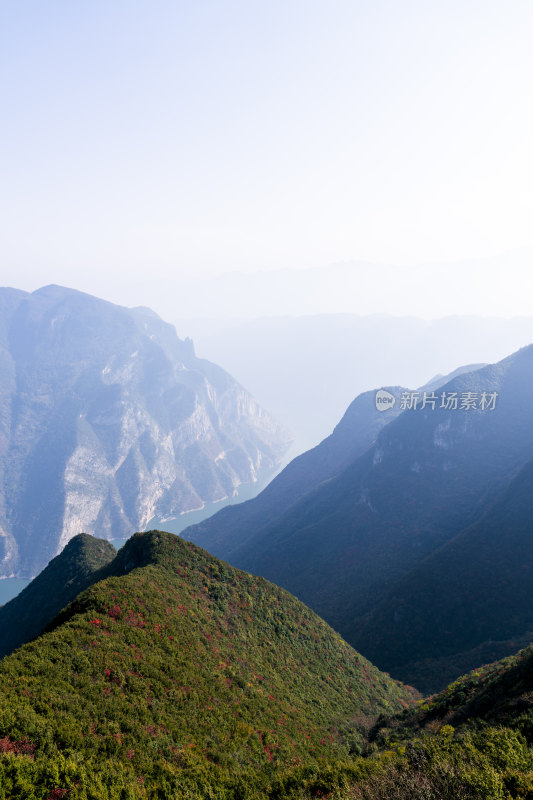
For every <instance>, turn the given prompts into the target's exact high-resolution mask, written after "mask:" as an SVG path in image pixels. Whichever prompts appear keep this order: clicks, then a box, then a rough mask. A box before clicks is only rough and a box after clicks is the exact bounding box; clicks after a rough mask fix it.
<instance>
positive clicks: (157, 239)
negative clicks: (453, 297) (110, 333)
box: [0, 0, 533, 316]
mask: <svg viewBox="0 0 533 800" xmlns="http://www.w3.org/2000/svg"><path fill="white" fill-rule="evenodd" d="M532 38H533V2H531V0H507V1H506V2H503V0H420V1H418V0H391V1H388V0H374V2H369V1H368V0H365V1H364V2H359V1H358V0H350V1H348V0H323V1H322V2H315V1H313V0H306V1H305V2H303V0H302V1H296V0H268V2H266V1H265V2H256V1H255V0H243V1H242V2H234V1H232V0H220V1H219V2H209V0H205V1H204V0H189V1H188V2H179V0H91V2H71V1H70V0H47V2H42V0H0V81H1V83H0V91H1V109H2V118H1V125H0V145H1V146H0V233H1V240H0V284H2V285H15V286H19V287H20V288H25V289H34V288H36V287H37V286H40V285H43V284H46V283H53V282H54V283H63V284H66V285H70V286H74V287H76V288H80V289H84V290H87V291H91V292H94V293H95V294H99V295H100V296H103V297H108V298H109V299H113V300H115V301H117V302H120V300H121V297H122V296H123V298H124V299H123V302H124V303H136V302H137V303H142V302H145V301H146V302H149V303H150V304H151V305H152V306H154V307H155V309H156V310H160V307H159V306H161V307H163V306H164V305H165V304H164V302H163V299H165V301H166V302H167V304H168V298H169V296H170V294H171V293H172V291H175V290H176V287H177V286H178V279H179V277H180V276H181V275H182V274H184V273H191V272H196V273H200V274H203V273H205V274H213V273H220V272H224V271H227V270H231V269H236V270H243V271H254V270H265V269H280V268H303V267H317V266H321V265H327V264H330V263H334V262H339V261H353V260H362V259H367V260H372V261H382V262H387V263H391V264H405V263H410V264H417V263H421V262H425V261H431V262H436V261H442V260H446V261H450V260H451V261H454V260H464V259H468V258H477V257H486V256H493V255H496V254H498V253H501V252H504V251H506V250H509V249H516V248H524V247H530V246H532V245H533V233H532V225H531V221H532V219H533V200H532V198H533V192H532V187H533V148H532V147H531V142H532V141H533V103H532V96H533V95H532V88H533V86H532V84H533V48H532V47H531V41H532ZM125 283H128V284H129V291H128V292H124V295H121V286H123V285H124V284H125ZM158 292H159V294H158ZM158 297H159V298H160V299H161V303H160V304H159V305H158ZM369 310H371V311H373V310H375V309H369ZM398 310H399V311H400V309H398ZM167 316H168V314H167Z"/></svg>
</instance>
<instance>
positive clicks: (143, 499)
mask: <svg viewBox="0 0 533 800" xmlns="http://www.w3.org/2000/svg"><path fill="white" fill-rule="evenodd" d="M0 378H1V380H0V471H1V495H0V537H1V539H0V548H1V549H0V576H5V575H11V574H16V575H20V576H28V575H33V574H35V573H36V572H38V571H39V570H40V569H41V568H42V567H43V566H44V565H45V564H46V563H47V562H48V561H49V560H50V558H52V557H53V556H54V555H55V554H56V553H57V552H58V551H60V550H61V549H62V547H63V546H64V545H65V544H66V543H67V542H68V541H69V540H70V539H71V538H72V537H73V536H75V535H77V534H78V533H80V532H81V531H85V532H88V533H98V535H99V536H105V537H109V538H110V537H113V536H122V535H128V534H130V533H132V532H134V531H135V530H139V529H140V528H143V527H144V526H145V525H146V524H147V522H148V521H149V520H150V519H151V518H152V517H153V516H155V515H158V516H168V515H173V514H179V513H181V512H185V511H190V510H193V509H197V508H200V507H202V505H203V504H204V503H205V502H214V501H217V500H221V499H223V498H224V497H227V496H231V495H232V494H233V493H234V492H235V491H236V489H237V487H238V486H239V485H240V484H242V483H246V482H250V481H254V480H256V478H257V475H258V473H259V472H261V471H262V470H266V469H269V468H272V467H274V466H275V464H276V463H277V461H278V459H279V457H280V456H281V454H282V453H283V451H284V450H285V448H286V447H287V445H288V443H289V437H288V434H287V433H286V432H285V431H283V429H282V428H281V427H280V426H279V425H278V424H277V423H276V422H275V421H274V420H273V419H272V418H271V417H270V416H269V415H268V414H267V413H266V412H264V411H263V410H262V409H261V408H260V407H259V406H258V405H257V404H256V403H255V401H254V400H253V398H252V397H251V396H250V395H249V394H248V393H247V392H246V391H245V390H244V389H243V388H242V386H240V385H239V384H238V383H236V381H234V380H233V378H231V376H230V375H228V373H226V372H225V371H224V370H222V369H220V368H219V367H217V366H215V365H214V364H211V363H210V362H208V361H204V360H201V359H198V358H196V356H195V354H194V349H193V346H192V342H191V341H190V340H185V341H182V340H180V339H179V338H178V337H177V335H176V332H175V330H174V328H173V327H172V326H170V325H168V324H166V323H165V322H163V321H162V320H161V319H160V318H159V317H158V316H157V315H156V314H154V313H153V312H151V311H150V310H149V309H126V308H122V307H120V306H115V305H113V304H111V303H107V302H104V301H102V300H99V299H97V298H94V297H91V296H89V295H85V294H82V293H80V292H75V291H73V290H70V289H65V288H62V287H58V286H47V287H44V288H43V289H39V290H38V291H36V292H34V293H33V294H26V293H24V292H17V291H15V290H11V289H2V290H0Z"/></svg>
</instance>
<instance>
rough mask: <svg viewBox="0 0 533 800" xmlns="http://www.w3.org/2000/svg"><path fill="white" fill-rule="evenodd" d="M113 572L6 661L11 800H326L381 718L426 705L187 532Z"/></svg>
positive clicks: (358, 766)
mask: <svg viewBox="0 0 533 800" xmlns="http://www.w3.org/2000/svg"><path fill="white" fill-rule="evenodd" d="M107 569H108V572H109V573H110V575H109V577H107V578H106V579H104V580H102V581H100V582H98V583H96V584H95V585H94V586H92V587H90V588H89V589H87V590H86V591H84V592H83V593H82V594H80V595H79V596H78V597H77V598H76V599H75V601H74V602H73V603H71V605H70V606H68V607H67V608H66V609H65V610H64V611H62V612H61V614H60V615H59V616H58V617H57V618H56V620H55V621H54V622H53V624H52V625H51V626H50V628H49V630H48V632H46V633H45V634H44V635H43V636H41V637H40V638H38V639H36V640H35V641H33V642H31V643H30V644H27V645H24V646H23V647H21V648H20V649H19V650H17V651H16V652H15V653H13V654H12V655H10V656H8V657H6V658H5V659H4V660H3V661H2V662H1V664H0V787H1V789H2V790H1V792H0V798H2V800H4V798H6V799H7V798H10V800H15V798H21V799H22V798H24V800H51V798H62V797H68V798H80V799H81V798H83V799H84V800H85V799H86V798H87V800H88V799H89V798H91V799H92V798H94V799H95V800H96V798H98V800H100V799H104V800H105V798H110V799H111V798H112V799H113V800H114V799H115V798H155V797H158V798H159V797H161V798H171V797H176V798H177V797H189V798H206V797H211V798H235V800H236V798H260V797H265V796H271V797H272V798H275V797H284V796H290V795H291V794H294V795H295V796H299V795H300V793H301V792H302V791H305V792H307V793H311V794H312V795H314V796H320V793H324V792H326V791H329V790H330V789H333V788H335V787H336V786H338V785H339V784H342V783H344V784H347V783H348V782H349V780H353V779H355V778H356V777H360V776H363V775H365V774H367V772H368V769H369V767H368V762H366V761H361V760H357V758H356V757H357V754H358V753H361V752H362V751H363V749H364V747H365V740H364V732H365V730H367V729H368V728H369V727H370V726H371V725H372V724H373V723H375V721H376V718H377V716H378V715H379V714H390V713H393V712H395V711H398V710H399V709H401V708H402V707H406V706H408V705H409V704H411V703H412V701H413V692H412V691H410V690H409V689H407V688H405V687H402V686H400V685H398V684H396V683H395V682H394V681H392V680H391V679H390V678H388V677H387V676H386V675H384V674H383V673H381V672H379V670H377V669H376V668H375V667H373V666H372V665H371V664H370V663H369V662H368V661H366V660H365V659H364V658H362V657H361V656H360V655H359V654H357V653H356V652H355V651H354V650H352V648H351V647H350V646H349V645H348V644H346V642H344V641H343V640H342V639H341V638H340V637H339V636H338V635H337V634H336V633H334V631H332V630H331V629H330V628H329V627H328V626H327V625H326V624H325V623H324V622H323V621H322V620H320V619H319V618H318V617H317V616H316V615H315V614H314V613H313V612H311V611H310V610H309V609H308V608H306V607H305V606H304V605H302V604H301V603H300V602H299V601H297V600H296V599H295V598H294V597H292V596H291V595H289V594H288V593H287V592H286V591H284V590H282V589H279V588H278V587H275V586H273V585H272V584H270V583H268V582H267V581H265V580H263V579H261V578H255V577H253V576H251V575H248V574H246V573H243V572H240V571H238V570H235V569H233V568H231V567H230V566H228V565H227V564H224V563H223V562H220V561H218V560H217V559H215V558H213V557H211V556H209V555H208V554H207V553H205V551H203V550H201V549H199V548H197V547H195V546H194V545H192V544H190V543H185V542H183V541H182V540H180V539H179V538H178V537H175V536H172V535H170V534H164V533H160V532H151V533H148V534H137V535H136V536H135V537H133V538H132V539H131V540H130V541H129V542H128V543H127V544H126V545H125V547H124V548H122V550H121V551H120V552H119V553H118V555H117V556H116V558H115V559H114V561H113V562H112V564H111V565H110V566H109V567H108V568H107ZM111 573H114V574H111ZM354 757H355V760H354ZM350 776H351V777H350Z"/></svg>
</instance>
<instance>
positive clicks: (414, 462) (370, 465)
mask: <svg viewBox="0 0 533 800" xmlns="http://www.w3.org/2000/svg"><path fill="white" fill-rule="evenodd" d="M445 381H446V379H445ZM432 386H434V385H433V384H432ZM438 391H439V392H440V393H442V392H445V393H446V394H447V395H449V394H450V393H453V392H455V393H456V394H457V396H458V398H459V399H460V398H461V396H462V395H463V394H465V395H468V393H469V392H471V393H473V394H475V395H476V396H477V397H478V398H479V397H481V395H482V394H483V392H485V393H487V394H490V393H495V394H496V395H497V402H496V404H495V407H494V409H493V410H487V409H485V410H481V409H480V408H479V407H477V408H475V409H469V410H467V409H461V408H460V405H458V407H457V409H453V408H452V409H447V408H445V407H441V406H440V403H437V404H436V407H435V408H434V409H433V408H431V407H426V408H422V407H421V406H422V403H419V406H418V408H417V409H411V410H409V409H405V410H403V411H402V413H399V414H396V415H394V414H393V415H392V416H390V417H388V419H389V420H390V421H389V423H388V424H385V425H383V426H382V427H381V430H379V429H377V430H375V432H374V433H375V435H374V437H373V441H372V442H371V443H370V444H368V440H366V442H365V439H364V435H363V434H362V433H361V431H360V430H359V429H358V428H357V426H356V433H355V435H354V436H355V438H354V441H355V440H356V438H357V437H359V436H362V437H363V438H362V439H360V441H361V443H363V442H365V443H366V444H368V446H367V447H364V451H363V452H359V453H358V452H357V449H356V448H355V449H354V450H353V452H352V455H353V459H352V460H349V463H348V464H347V465H346V464H344V465H343V466H342V467H341V469H339V470H338V471H337V470H330V474H329V477H328V478H324V476H322V477H323V480H322V481H321V482H318V483H315V482H314V479H313V473H312V469H311V460H312V459H313V458H314V460H315V461H319V460H320V456H319V453H320V452H321V447H322V446H319V447H318V448H316V454H317V455H316V457H314V456H312V454H313V452H315V451H310V453H308V454H305V455H304V456H302V457H301V460H300V464H302V465H305V464H308V465H309V467H308V469H307V476H308V478H309V480H308V486H309V491H308V492H307V493H301V494H300V495H299V496H298V497H296V499H295V502H294V503H292V504H290V505H285V506H283V505H282V504H281V505H282V507H281V513H280V509H279V507H278V505H277V504H276V503H270V502H267V501H269V497H268V494H267V493H266V492H263V493H262V494H261V495H259V496H258V497H257V498H256V499H255V500H253V501H250V502H249V503H248V504H245V505H243V506H241V507H240V509H239V507H237V508H235V509H228V510H227V511H224V512H223V513H220V514H219V515H215V516H214V517H212V518H211V519H210V520H207V521H206V522H204V523H202V524H201V525H199V526H195V527H192V528H190V529H188V530H187V531H185V532H184V536H185V537H186V538H190V539H192V540H193V541H198V542H199V543H201V544H204V543H205V545H206V546H207V547H209V548H210V549H211V550H212V551H213V552H214V553H215V554H217V555H219V556H220V557H227V558H229V559H230V561H231V562H232V563H234V564H236V565H238V566H239V567H241V568H244V569H247V570H250V571H252V572H255V573H258V574H262V575H264V576H265V577H268V578H269V579H270V580H273V581H274V582H276V583H278V584H280V585H282V586H285V587H286V588H288V589H289V591H291V592H293V593H294V594H296V596H298V597H299V598H300V599H302V600H303V601H304V602H306V603H307V604H309V605H310V606H311V607H312V608H313V609H314V610H315V611H317V613H319V614H320V615H321V616H323V617H324V618H325V619H326V620H327V621H328V622H329V623H330V624H331V625H332V626H333V627H334V628H335V629H337V630H339V631H340V633H341V634H342V635H343V636H344V637H345V638H346V639H347V641H349V642H350V643H352V644H353V645H354V646H355V647H356V648H358V649H359V650H361V651H362V652H363V653H365V654H368V655H369V657H371V658H372V659H373V660H374V662H375V663H377V664H378V665H379V666H381V667H382V668H384V669H389V670H391V673H392V674H393V675H394V676H395V677H399V678H402V679H405V680H409V681H411V682H413V683H414V685H417V679H418V677H420V676H421V675H422V674H424V675H425V677H424V681H425V683H424V685H422V686H421V687H420V688H426V689H429V688H439V685H440V686H442V685H443V682H444V681H445V680H447V679H451V678H452V677H454V676H455V675H457V674H459V672H460V671H464V669H463V667H465V666H466V668H468V667H469V662H468V659H467V658H466V661H465V658H463V657H462V655H461V653H462V652H465V651H475V650H476V648H479V647H482V648H483V647H485V648H486V649H488V650H490V640H494V639H495V637H499V639H500V640H502V639H503V640H504V641H505V639H506V638H507V636H509V639H510V638H512V637H514V636H517V637H518V638H519V639H520V641H523V639H522V637H523V636H524V635H525V634H526V632H527V626H528V625H529V624H530V623H529V617H528V615H527V611H526V609H525V608H524V610H523V613H522V614H521V616H520V621H518V619H516V609H517V605H518V604H519V603H522V604H523V603H526V599H529V600H530V601H531V600H533V585H532V584H531V582H530V580H528V575H527V573H524V574H523V580H521V581H520V582H519V584H518V585H519V586H520V587H522V588H521V589H520V600H519V601H517V602H515V603H514V605H513V604H512V603H511V602H509V603H506V602H502V603H500V608H499V609H498V614H496V613H495V614H494V615H491V613H490V611H488V613H487V614H486V619H485V622H484V623H482V615H480V613H478V612H474V606H473V605H472V599H471V598H470V599H469V598H468V592H469V582H468V581H466V582H465V584H464V586H462V587H461V586H459V585H457V579H456V578H454V577H453V576H454V571H455V572H456V573H458V571H459V569H460V571H461V573H463V574H464V572H465V570H471V572H472V574H474V573H475V574H477V580H478V582H477V584H476V585H477V587H478V593H479V595H480V597H481V600H480V603H481V605H482V604H483V598H484V597H485V596H487V593H489V595H490V592H491V591H492V589H493V587H492V585H491V582H490V581H491V579H489V577H488V576H489V575H491V574H493V575H494V576H496V575H497V574H498V575H499V577H498V581H504V570H505V569H506V568H508V569H510V570H511V573H510V577H509V578H508V579H507V588H506V591H507V595H505V596H508V597H509V598H510V595H509V592H511V593H512V582H513V579H512V575H513V574H514V573H513V570H515V571H516V569H518V568H519V565H518V562H519V558H518V557H513V556H509V557H508V558H505V559H503V560H502V562H501V563H502V567H501V570H500V572H499V573H498V569H499V568H498V566H497V564H498V563H499V562H498V560H497V559H496V556H495V552H496V549H497V544H496V542H497V539H496V533H493V534H491V541H492V544H489V541H488V539H487V540H485V536H484V534H483V531H484V530H486V531H489V517H487V518H486V521H485V522H482V519H483V517H484V515H485V514H488V513H489V512H490V509H491V506H492V505H493V503H494V501H495V499H496V498H497V497H498V495H499V494H500V493H504V492H505V491H506V490H507V488H508V487H509V484H510V482H511V481H512V480H513V478H515V476H517V475H518V473H519V472H520V470H522V469H524V470H525V473H524V480H525V478H526V476H527V474H528V473H527V468H526V465H527V463H528V462H529V461H530V460H531V458H532V456H533V346H529V347H525V348H523V349H522V350H520V351H518V352H517V353H515V354H513V355H512V356H509V357H508V358H506V359H504V360H503V361H501V362H498V363H497V364H494V365H489V366H485V367H482V368H479V369H475V370H474V371H472V372H461V371H459V374H456V375H455V377H453V378H452V379H451V380H448V381H447V382H444V383H443V384H441V385H440V387H439V390H438ZM421 397H422V393H421ZM364 402H365V401H364V396H361V398H357V400H356V401H354V407H356V406H357V405H359V404H361V403H364ZM367 402H368V403H370V402H371V397H369V398H368V400H367ZM395 408H396V409H397V406H396V407H395ZM374 413H379V412H374ZM390 413H391V412H383V413H382V415H381V416H382V417H383V418H385V419H386V418H387V414H390ZM370 419H371V417H370V418H369V417H366V418H365V420H364V421H363V419H361V420H360V421H361V422H363V424H364V425H365V426H368V424H369V420H370ZM346 433H347V435H349V434H348V431H346ZM369 438H370V439H372V435H370V436H369ZM344 446H345V447H346V450H349V447H348V444H347V443H345V445H344ZM362 450H363V448H362ZM326 471H327V470H326ZM290 475H291V472H290V471H288V470H286V471H285V472H284V473H281V474H280V476H278V478H277V479H276V482H277V490H276V491H277V495H273V494H271V495H270V497H275V496H278V497H281V496H282V495H283V491H284V488H285V486H284V484H285V482H287V484H288V478H289V476H290ZM285 476H286V477H285ZM305 478H306V474H305V470H304V474H303V475H302V476H300V484H301V485H305ZM276 482H273V484H272V487H274V485H275V483H276ZM269 488H270V487H269ZM270 491H271V492H273V489H270ZM528 496H529V495H528V494H527V491H524V492H523V493H522V497H523V501H522V505H523V515H522V516H523V521H524V528H523V532H522V531H521V530H520V532H519V531H518V529H517V528H516V527H514V528H513V531H511V530H509V531H508V532H506V533H505V536H506V537H507V540H508V541H509V543H511V542H513V541H515V539H517V537H519V536H520V537H521V542H522V544H521V548H522V550H523V551H524V552H525V551H526V550H527V547H528V545H527V544H526V542H527V537H528V530H529V528H528V526H529V524H530V518H529V516H528V514H529V512H528V511H527V509H528V505H527V502H528V501H527V497H528ZM256 509H260V510H261V518H260V519H259V518H258V515H257V514H256ZM494 518H495V520H498V519H499V520H500V523H501V513H500V516H499V517H498V515H497V510H496V509H495V511H494ZM478 522H479V525H478V527H476V528H475V529H472V531H471V532H470V533H469V534H468V537H467V535H466V533H465V534H462V531H465V529H467V528H469V526H472V525H474V523H478ZM491 524H492V527H493V528H494V530H496V528H495V525H494V524H493V523H491ZM482 525H486V528H483V527H480V526H482ZM475 531H478V533H477V534H476V535H477V536H478V539H479V540H480V542H481V543H480V546H479V550H478V551H476V548H475V547H474V545H473V544H470V545H469V548H470V549H469V551H468V553H469V559H470V560H469V561H467V562H466V563H465V562H464V559H463V560H462V559H461V558H460V557H459V556H457V558H456V563H455V566H453V567H452V566H450V565H451V554H452V553H453V552H454V550H453V548H452V545H453V547H455V552H459V551H458V549H457V548H458V546H459V541H460V540H459V539H457V546H456V545H455V537H459V536H461V537H463V536H464V537H466V538H464V541H465V542H466V541H469V542H471V543H472V542H473V541H474V532H475ZM513 537H514V539H513ZM461 541H463V539H461ZM447 543H450V545H449V547H448V545H447ZM522 550H521V551H520V552H522ZM461 552H462V553H463V556H464V552H466V551H465V550H464V548H463V550H462V551H461ZM476 552H479V553H482V554H483V555H484V556H486V557H487V558H490V559H491V564H492V567H491V569H492V572H490V570H485V572H484V574H485V579H483V578H482V574H483V572H482V569H481V568H480V569H479V570H478V571H477V572H476ZM527 552H529V551H528V550H527ZM490 553H492V555H490ZM445 554H448V555H447V556H446V558H447V560H448V562H450V565H449V566H445V563H446V562H445V561H444V557H445ZM527 563H529V556H528V560H527ZM441 569H444V570H447V571H448V572H449V574H450V578H451V582H450V585H454V586H456V589H457V592H456V593H454V591H450V592H449V594H447V591H446V581H444V583H441V578H440V575H441V572H440V570H441ZM483 569H484V567H483ZM426 570H427V574H426ZM448 572H446V574H448ZM417 576H418V577H417ZM504 583H505V581H504ZM422 586H426V595H427V596H429V600H428V599H427V596H425V595H424V594H420V592H419V590H421V587H422ZM399 598H400V599H401V602H399ZM460 598H462V600H460ZM456 600H457V603H460V602H464V613H465V614H466V615H467V619H468V615H470V614H472V615H473V617H472V625H478V626H482V624H483V625H484V626H485V627H484V628H482V627H480V628H479V631H478V633H477V634H475V635H474V632H473V631H472V630H470V633H469V634H467V635H465V636H463V638H461V636H460V631H461V627H462V626H461V622H460V619H455V622H454V614H453V612H452V609H453V608H457V603H455V601H456ZM487 602H488V601H487ZM490 602H491V603H493V605H494V607H496V606H497V605H498V599H497V593H496V595H495V597H494V598H493V599H492V600H491V601H490ZM529 604H530V603H529ZM526 605H527V603H526ZM489 606H490V603H489V604H488V605H487V608H486V610H488V609H489ZM404 609H405V612H404ZM409 609H413V613H412V616H413V624H414V627H413V630H412V631H411V630H410V621H411V620H410V611H409ZM476 614H477V615H476ZM446 615H448V616H446ZM491 616H493V619H492V621H490V620H491ZM440 618H443V619H447V620H448V622H447V628H446V629H445V628H444V627H443V629H442V634H441V633H440V631H439V627H438V623H439V619H440ZM513 620H514V621H513ZM469 621H470V620H469ZM515 623H516V624H515ZM417 625H418V627H416V626H417ZM395 628H397V632H395ZM417 630H418V631H419V632H420V633H421V636H420V638H417V636H416V631H417ZM482 630H484V631H485V633H486V636H487V638H486V639H484V638H483V635H481V631H482ZM389 631H391V636H390V637H389V635H388V633H389ZM454 637H455V639H454ZM409 642H410V643H411V646H412V651H413V653H415V654H416V653H419V654H420V662H419V663H418V664H417V665H416V666H415V667H414V668H411V667H412V666H413V664H412V663H411V662H412V660H413V657H412V656H410V645H409V644H408V643H409ZM502 644H504V642H502ZM455 647H457V649H454V648H455ZM393 652H394V657H393ZM504 652H508V650H507V651H505V650H503V651H502V650H501V649H500V650H499V651H498V650H496V652H495V655H496V657H498V655H499V654H503V653H504ZM446 655H450V656H453V657H454V660H455V667H454V666H453V663H452V665H451V666H450V665H449V669H451V673H450V672H449V671H448V669H442V658H443V657H444V656H446ZM415 657H416V656H415ZM472 657H475V652H473V653H472ZM428 658H433V659H435V661H434V664H433V668H432V669H430V668H428V664H427V659H428ZM409 664H410V666H409ZM458 664H459V665H460V667H459V672H455V674H454V672H453V670H454V669H457V665H458ZM404 667H405V670H404ZM426 673H427V674H426ZM439 681H440V684H439Z"/></svg>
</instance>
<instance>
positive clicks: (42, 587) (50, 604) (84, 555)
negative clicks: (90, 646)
mask: <svg viewBox="0 0 533 800" xmlns="http://www.w3.org/2000/svg"><path fill="white" fill-rule="evenodd" d="M116 554H117V551H116V550H115V548H114V547H113V545H112V544H110V543H109V542H108V541H106V540H105V539H96V538H95V537H93V536H88V535H87V534H86V533H80V534H79V535H78V536H75V537H74V538H73V539H71V540H70V542H69V543H68V544H67V546H66V547H65V549H64V550H63V552H62V553H61V554H60V555H58V556H56V557H55V558H54V559H52V561H51V562H50V563H49V564H48V566H47V567H46V568H45V569H44V570H43V571H42V572H41V573H40V574H39V575H38V576H37V577H36V578H35V579H34V580H33V581H32V582H31V583H30V584H28V586H27V587H26V588H25V589H23V591H22V592H21V593H20V594H19V595H17V597H14V598H13V600H10V601H9V603H6V605H5V606H2V607H0V658H2V657H3V656H5V655H7V654H8V653H11V652H12V651H13V650H14V649H15V648H16V647H19V645H21V644H24V643H25V642H29V641H30V640H31V639H33V638H34V637H35V636H37V635H38V634H39V633H41V631H43V630H44V629H45V627H46V626H47V624H48V623H49V622H50V621H51V620H52V619H53V618H54V617H55V616H56V615H57V614H58V613H59V612H60V611H61V609H62V608H64V606H66V605H67V603H70V601H71V600H74V598H75V597H76V595H78V594H79V593H80V592H82V591H83V590H84V589H86V588H87V587H88V586H90V585H91V584H92V583H94V582H95V581H96V580H98V576H99V574H100V573H101V571H102V570H103V569H104V567H106V566H108V565H109V564H110V563H111V561H112V560H113V558H114V557H115V556H116Z"/></svg>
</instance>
